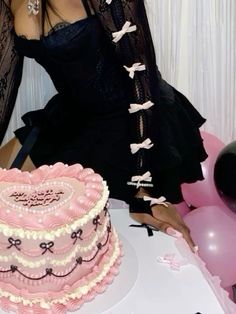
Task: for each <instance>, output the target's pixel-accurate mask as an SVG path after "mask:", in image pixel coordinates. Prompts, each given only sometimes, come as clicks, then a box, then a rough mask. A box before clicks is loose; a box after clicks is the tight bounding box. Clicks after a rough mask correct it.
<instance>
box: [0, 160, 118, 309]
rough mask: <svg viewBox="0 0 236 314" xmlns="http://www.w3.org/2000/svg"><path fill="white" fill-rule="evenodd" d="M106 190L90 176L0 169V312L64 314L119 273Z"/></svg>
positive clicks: (55, 169)
mask: <svg viewBox="0 0 236 314" xmlns="http://www.w3.org/2000/svg"><path fill="white" fill-rule="evenodd" d="M108 194H109V193H108V188H107V186H106V183H105V182H104V181H103V180H102V178H101V176H100V175H98V174H95V173H94V171H93V170H92V169H84V168H83V167H82V166H81V165H79V164H76V165H72V166H67V165H64V164H62V163H57V164H55V165H53V166H42V167H40V168H38V169H36V170H34V171H32V172H31V173H29V172H21V171H20V170H18V169H11V170H5V169H0V250H1V255H0V306H1V305H2V306H4V309H6V308H7V309H8V310H13V311H16V312H18V311H19V310H20V311H21V310H22V309H24V313H32V311H33V312H38V311H40V313H42V314H44V313H45V314H46V313H47V314H49V313H56V312H57V311H58V309H59V308H60V313H66V311H67V309H76V308H78V307H79V306H80V305H81V304H82V303H83V302H85V301H86V300H89V299H91V297H92V296H94V295H95V294H96V293H97V292H99V291H103V290H104V287H105V286H106V285H107V283H108V282H109V281H110V280H111V277H113V276H114V274H115V273H117V267H118V264H119V260H120V253H121V250H120V244H119V241H118V238H117V235H116V232H115V231H114V229H113V228H112V226H111V222H110V218H109V214H108V210H107V199H108Z"/></svg>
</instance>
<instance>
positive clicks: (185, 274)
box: [77, 208, 236, 314]
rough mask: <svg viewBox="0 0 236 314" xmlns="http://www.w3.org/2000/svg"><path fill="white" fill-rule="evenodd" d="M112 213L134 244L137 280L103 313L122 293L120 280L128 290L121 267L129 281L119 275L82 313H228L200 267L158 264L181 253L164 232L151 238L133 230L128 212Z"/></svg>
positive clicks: (144, 230) (156, 233)
mask: <svg viewBox="0 0 236 314" xmlns="http://www.w3.org/2000/svg"><path fill="white" fill-rule="evenodd" d="M110 213H111V217H112V223H113V225H114V226H115V227H116V229H117V230H118V232H119V233H120V235H121V236H122V237H123V238H125V239H127V240H128V242H129V244H130V246H129V247H128V248H125V250H127V249H128V250H129V249H130V248H133V249H134V251H135V253H136V255H137V261H138V271H137V280H136V282H135V284H134V285H133V287H132V288H131V289H130V291H129V292H128V293H127V295H125V296H123V297H122V299H121V300H120V302H118V303H117V304H114V305H113V306H111V307H110V308H109V309H107V310H106V311H101V312H100V311H99V310H98V309H99V307H98V306H99V304H100V305H104V303H106V302H108V301H107V300H110V298H111V296H112V294H113V295H115V294H116V293H119V288H118V286H119V285H118V284H117V281H119V280H123V281H124V282H123V287H126V280H128V276H129V274H128V273H127V269H126V270H123V269H122V267H121V271H120V272H121V273H120V276H121V275H122V271H125V272H126V274H125V276H126V277H124V278H126V279H120V276H118V277H117V278H116V279H115V281H114V283H113V284H112V285H111V286H110V287H109V288H108V291H106V292H105V293H104V294H103V295H99V296H97V297H96V299H95V300H94V303H93V304H92V303H91V304H85V305H84V306H83V307H82V308H81V310H79V311H78V312H77V313H78V314H94V313H95V314H102V313H103V314H175V313H176V314H195V313H197V312H200V313H201V314H228V313H225V312H224V311H223V309H222V308H221V306H220V303H219V302H218V300H217V298H216V296H215V294H214V293H213V291H212V290H211V288H210V286H209V285H208V283H207V281H206V280H205V278H204V277H203V275H202V273H201V271H200V270H199V269H198V268H196V267H195V266H193V265H186V266H184V267H182V268H181V270H180V271H170V268H169V266H168V265H164V264H160V263H158V262H157V257H158V256H163V255H164V254H166V253H173V252H176V254H179V252H178V250H177V249H176V246H175V239H174V238H172V237H169V236H167V235H165V234H163V233H161V232H154V236H153V237H148V236H147V231H146V229H140V228H131V227H129V225H130V224H132V223H134V222H133V221H132V220H131V219H130V217H129V215H128V211H127V209H124V208H122V209H112V210H111V211H110ZM125 253H127V252H125ZM127 255H128V256H127V258H128V259H129V254H127ZM125 259H126V256H124V257H123V262H124V263H125ZM135 267H136V266H135V265H134V268H135ZM131 269H132V265H131ZM135 271H136V270H134V272H135ZM131 274H132V275H133V271H131ZM123 275H124V274H123ZM116 285H117V287H115V286H116ZM119 287H120V286H119ZM124 289H125V288H124ZM106 294H107V295H106ZM96 302H98V303H96ZM96 305H98V306H96ZM95 308H96V310H95V311H94V309H95ZM234 313H236V306H235V312H234Z"/></svg>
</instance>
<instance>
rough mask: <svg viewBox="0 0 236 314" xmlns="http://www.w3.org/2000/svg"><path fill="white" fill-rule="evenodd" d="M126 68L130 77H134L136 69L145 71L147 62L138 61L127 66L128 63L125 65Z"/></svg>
mask: <svg viewBox="0 0 236 314" xmlns="http://www.w3.org/2000/svg"><path fill="white" fill-rule="evenodd" d="M124 68H125V69H126V71H128V72H129V77H130V78H132V79H133V78H134V73H135V71H144V70H146V66H145V64H141V62H137V63H134V64H133V65H132V67H130V68H129V67H127V66H126V65H124Z"/></svg>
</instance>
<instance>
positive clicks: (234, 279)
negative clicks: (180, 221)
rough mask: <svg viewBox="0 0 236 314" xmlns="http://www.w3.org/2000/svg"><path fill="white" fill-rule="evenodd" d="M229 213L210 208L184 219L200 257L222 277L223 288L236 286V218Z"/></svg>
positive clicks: (197, 211)
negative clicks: (197, 247)
mask: <svg viewBox="0 0 236 314" xmlns="http://www.w3.org/2000/svg"><path fill="white" fill-rule="evenodd" d="M228 211H229V210H228ZM227 213H228V212H227V211H226V209H223V210H222V208H221V207H219V206H206V207H201V208H198V209H195V210H194V211H192V212H190V213H189V214H187V215H186V216H185V217H184V221H185V222H186V224H187V225H188V226H189V228H190V230H191V235H192V238H193V240H194V241H195V243H196V244H197V245H198V246H199V255H200V257H201V258H202V259H203V261H205V263H206V265H207V268H208V269H209V270H210V272H211V273H212V274H213V275H218V276H219V277H220V279H221V280H222V286H223V287H229V286H232V285H234V284H235V283H236V267H235V265H236V264H235V263H236V232H235V230H236V218H232V217H231V216H230V215H228V214H227ZM235 217H236V215H235Z"/></svg>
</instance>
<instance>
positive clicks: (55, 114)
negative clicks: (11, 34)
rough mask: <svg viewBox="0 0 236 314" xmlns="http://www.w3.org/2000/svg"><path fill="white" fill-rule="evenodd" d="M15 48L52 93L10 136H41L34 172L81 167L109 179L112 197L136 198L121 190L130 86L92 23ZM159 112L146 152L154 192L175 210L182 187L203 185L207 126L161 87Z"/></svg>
mask: <svg viewBox="0 0 236 314" xmlns="http://www.w3.org/2000/svg"><path fill="white" fill-rule="evenodd" d="M15 48H16V49H17V51H18V53H19V54H23V55H24V56H27V57H30V58H34V59H35V60H36V61H37V62H38V63H39V64H41V65H42V66H43V67H44V68H45V70H46V71H47V72H48V74H49V75H50V77H51V79H52V81H53V83H54V85H55V87H56V89H57V92H58V94H57V95H55V96H54V97H53V98H52V99H51V100H50V101H49V102H48V104H47V105H46V106H45V108H44V109H42V110H37V111H33V112H29V113H27V114H25V115H24V116H23V121H24V123H25V126H24V127H22V128H20V129H18V130H17V131H16V132H15V135H16V137H17V138H18V139H19V141H20V142H21V144H24V142H25V140H26V138H27V137H28V135H29V134H30V132H31V131H32V130H33V129H35V128H37V129H39V135H38V137H37V140H36V143H35V145H34V146H33V148H32V150H31V152H30V157H31V159H32V161H33V163H34V164H35V166H40V165H43V164H53V163H55V162H57V161H61V162H63V163H67V164H73V163H81V164H82V165H83V166H84V167H91V168H93V169H94V170H95V171H96V172H98V173H100V174H101V175H102V176H103V177H104V179H105V180H107V182H108V185H109V188H110V191H111V194H110V196H111V197H114V198H118V199H123V200H125V201H127V202H129V200H130V198H131V197H132V196H133V195H134V193H135V188H132V187H130V186H128V185H127V181H130V177H131V176H132V174H133V172H132V170H133V160H132V154H131V153H130V138H132V132H134V131H135V130H134V129H133V126H131V124H130V115H129V112H128V108H129V104H130V101H129V100H130V80H129V77H128V75H127V72H126V70H125V69H124V68H123V66H122V65H121V64H120V63H119V60H118V59H117V57H116V54H115V51H114V47H113V46H112V44H111V42H110V41H109V39H108V38H107V37H106V35H105V32H104V31H103V28H102V26H101V24H100V22H99V20H98V19H97V17H96V16H89V17H87V18H85V19H83V20H79V21H77V22H75V23H73V24H69V25H63V27H61V28H60V27H57V28H55V29H54V30H53V31H51V32H50V33H49V35H47V36H44V37H42V38H41V39H40V40H27V39H25V38H22V37H19V36H15ZM159 110H160V115H159V117H160V119H159V121H157V124H156V131H155V132H154V134H156V138H155V139H153V142H154V143H156V145H155V149H153V150H152V153H151V154H152V155H151V162H152V164H153V167H152V169H154V171H155V175H154V176H153V178H154V191H153V193H154V194H155V196H156V197H157V196H160V195H164V196H165V197H166V198H167V200H168V201H170V202H174V203H176V202H179V201H181V200H182V195H181V190H180V184H181V183H182V182H194V181H196V180H199V179H202V178H203V177H202V171H201V167H200V162H201V161H203V160H204V159H205V158H206V153H205V150H204V148H203V146H202V140H201V137H200V134H199V130H198V128H199V127H200V126H201V125H202V124H203V123H204V121H205V120H204V119H203V118H202V117H201V116H200V114H199V113H198V112H197V111H196V110H195V109H194V107H193V106H192V105H191V104H190V103H189V102H188V100H187V99H186V98H185V97H184V96H183V95H182V94H180V93H179V92H178V91H176V90H174V89H173V88H172V87H171V86H170V85H168V84H167V83H166V82H165V81H162V86H161V103H160V104H159ZM154 127H155V126H154ZM155 181H156V182H155Z"/></svg>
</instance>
